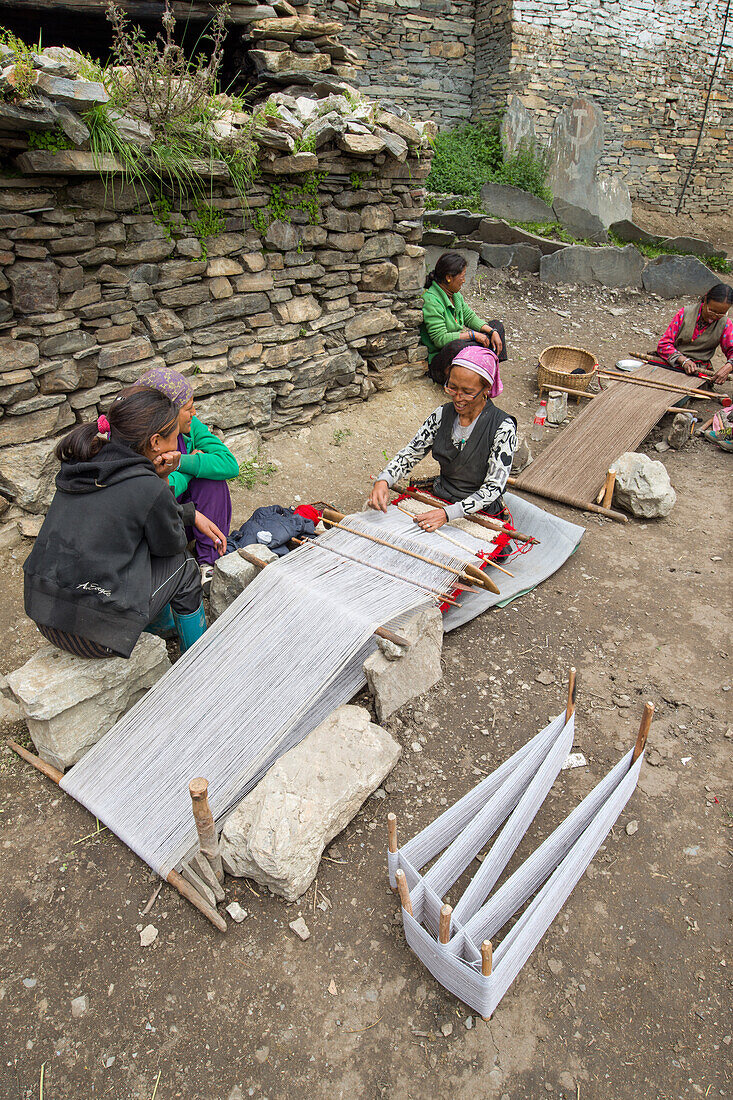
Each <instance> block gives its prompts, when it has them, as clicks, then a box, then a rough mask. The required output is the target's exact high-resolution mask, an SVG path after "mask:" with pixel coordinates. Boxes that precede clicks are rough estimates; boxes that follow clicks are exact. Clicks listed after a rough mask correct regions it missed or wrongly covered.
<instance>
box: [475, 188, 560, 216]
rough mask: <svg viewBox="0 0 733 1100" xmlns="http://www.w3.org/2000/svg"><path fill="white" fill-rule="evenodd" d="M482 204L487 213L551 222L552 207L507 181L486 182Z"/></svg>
mask: <svg viewBox="0 0 733 1100" xmlns="http://www.w3.org/2000/svg"><path fill="white" fill-rule="evenodd" d="M481 204H482V206H483V208H484V210H485V211H486V213H487V214H494V215H495V216H496V217H497V218H508V219H509V220H510V221H515V222H551V221H554V220H555V215H554V214H553V212H552V207H551V206H548V204H547V203H546V202H544V201H543V200H542V199H539V198H537V196H536V195H533V194H531V193H530V192H529V191H523V190H522V188H521V187H511V186H510V185H509V184H506V183H485V184H484V185H483V187H482V188H481Z"/></svg>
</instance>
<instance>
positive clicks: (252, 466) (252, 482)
mask: <svg viewBox="0 0 733 1100" xmlns="http://www.w3.org/2000/svg"><path fill="white" fill-rule="evenodd" d="M276 473H277V466H275V465H274V464H273V463H272V462H268V461H267V459H265V458H263V456H262V454H261V453H260V452H259V451H258V452H257V454H256V455H253V456H252V458H245V460H244V462H241V463H240V464H239V473H238V474H237V476H236V477H235V478H232V480H233V481H235V482H236V483H237V485H241V486H242V488H243V489H254V488H255V487H256V486H257V485H267V484H268V482H269V480H270V478H271V477H272V476H273V474H276Z"/></svg>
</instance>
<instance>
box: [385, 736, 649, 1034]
mask: <svg viewBox="0 0 733 1100" xmlns="http://www.w3.org/2000/svg"><path fill="white" fill-rule="evenodd" d="M572 739H573V720H572V719H571V720H570V722H568V723H566V722H565V720H564V715H561V716H559V717H558V718H556V719H555V720H554V721H553V722H551V723H550V724H549V726H547V727H546V728H545V729H544V730H542V731H541V733H539V734H538V735H537V736H536V737H535V738H533V739H532V741H530V742H528V744H527V745H524V746H523V747H522V748H521V749H519V751H518V752H516V753H515V754H514V755H513V756H512V757H510V759H509V760H507V761H505V763H504V764H502V766H501V767H500V768H498V769H497V770H496V771H495V772H494V773H493V774H492V775H490V776H487V777H486V779H484V780H483V781H482V782H481V783H480V784H479V785H478V786H477V787H476V788H475V789H474V790H473V791H470V792H469V793H468V794H467V795H464V797H463V798H462V799H460V800H459V801H458V802H457V803H455V805H454V806H451V807H450V808H449V809H448V810H446V811H445V812H444V813H443V814H441V815H440V817H439V818H438V819H437V820H436V821H434V822H432V823H431V824H430V825H428V826H427V828H426V829H424V830H423V831H422V832H421V833H419V834H418V835H417V836H415V837H413V838H412V839H411V840H409V841H408V842H407V844H405V845H404V847H402V848H400V849H398V851H397V852H394V853H393V852H390V853H388V864H389V877H390V882H391V883H392V885H393V886H394V885H395V877H394V875H395V871H397V870H398V869H401V870H403V871H404V873H405V877H406V879H407V883H408V886H409V888H410V899H411V902H412V910H413V915H412V916H410V914H408V913H407V912H406V911H405V910H404V909H403V910H402V919H403V924H404V929H405V936H406V939H407V942H408V944H409V946H410V947H411V948H412V950H413V951H414V952H415V954H416V955H417V956H418V958H420V959H421V960H422V962H423V963H424V964H425V966H426V967H427V968H428V970H429V971H430V973H431V974H432V975H433V976H434V977H435V978H436V979H437V980H438V981H439V982H440V984H441V985H442V986H444V987H445V988H446V989H448V990H449V991H450V992H451V993H453V994H455V996H457V997H459V998H460V999H461V1000H462V1001H464V1002H465V1003H466V1004H468V1005H470V1006H471V1008H473V1009H474V1010H475V1011H476V1012H478V1013H479V1014H480V1015H481V1016H484V1017H488V1016H491V1015H492V1013H493V1012H494V1011H495V1009H496V1006H497V1005H498V1004H499V1001H500V1000H501V998H502V997H503V996H504V994H505V993H506V991H507V989H508V988H509V986H510V985H511V983H512V982H513V981H514V979H515V977H516V976H517V974H518V973H519V971H520V970H521V968H522V966H523V965H524V963H525V962H526V961H527V959H528V958H529V956H530V954H531V953H532V951H533V950H534V948H535V947H536V946H537V944H538V943H539V941H540V939H541V938H542V936H543V935H544V934H545V932H546V931H547V929H548V928H549V926H550V924H551V923H552V921H553V920H554V918H555V917H556V915H557V913H558V912H559V911H560V909H561V908H562V906H563V905H564V903H565V901H566V899H567V898H568V896H569V894H570V893H571V891H572V889H573V887H574V886H575V884H576V883H577V882H578V880H579V879H580V877H581V875H582V874H583V873H584V871H585V870H586V868H587V867H588V864H589V863H590V861H591V860H592V858H593V856H594V855H595V853H596V852H597V850H598V848H599V847H600V846H601V844H602V843H603V841H604V840H605V838H606V837H607V835H608V833H609V832H610V830H611V828H612V826H613V824H614V822H615V821H616V819H617V818H618V815H619V814H620V813H621V811H622V809H623V808H624V806H625V805H626V803H627V801H628V800H629V798H630V797H631V795H632V793H633V791H634V789H635V787H636V783H637V780H638V777H639V770H640V768H641V763H642V760H643V758H644V754H643V753H642V754H641V755H640V756H639V758H638V759H637V760H636V761H635V762H634V763H632V756H633V753H632V752H629V753H628V754H627V755H626V756H625V757H624V758H623V759H622V760H621V761H619V763H618V764H617V765H616V766H615V767H614V768H613V769H612V770H611V771H610V772H609V773H608V775H607V776H605V777H604V779H602V780H601V782H600V783H598V785H597V786H596V787H595V788H594V789H593V790H592V791H591V793H590V794H589V795H588V796H587V797H586V798H584V799H583V801H582V802H581V803H580V804H579V805H578V806H576V807H575V809H574V810H573V811H572V813H571V814H570V815H569V816H568V817H567V818H566V819H565V820H564V821H563V822H562V823H561V824H560V825H559V826H558V827H557V829H555V830H554V832H553V833H552V834H551V835H550V836H549V837H547V839H546V840H545V841H544V842H543V843H542V844H541V845H540V846H539V848H537V849H536V850H535V851H534V852H533V853H532V854H531V855H530V856H529V857H528V859H526V860H525V862H524V863H523V864H522V865H521V866H520V867H519V868H518V869H517V870H516V871H515V872H514V873H513V874H512V875H511V876H510V877H509V878H508V879H507V880H506V882H504V883H503V885H502V886H501V887H500V888H499V889H498V890H497V891H496V893H495V894H494V895H493V897H491V898H489V900H488V901H484V899H485V898H486V897H487V895H488V894H489V892H490V891H491V889H492V888H493V886H494V885H495V883H496V881H497V880H498V878H499V876H500V875H501V873H502V871H503V870H504V869H505V867H506V865H507V863H508V861H509V859H510V858H511V855H512V854H513V852H514V851H515V850H516V847H517V846H518V844H519V842H520V841H521V838H522V836H523V835H524V833H525V832H526V830H527V828H528V826H529V824H530V822H531V820H532V818H533V817H534V816H535V814H536V812H537V810H538V808H539V805H540V804H541V802H542V800H543V798H544V797H545V795H546V794H547V791H549V789H550V787H551V786H552V783H553V781H554V779H555V777H556V776H557V774H558V772H559V771H560V769H561V766H562V762H563V760H564V759H565V756H566V755H567V751H568V750H569V747H570V745H572ZM543 755H544V759H543V760H541V762H540V763H539V764H537V759H538V756H540V757H541V756H543ZM535 765H536V771H535V774H534V775H532V769H533V767H534V766H535ZM528 772H529V775H531V776H532V777H531V778H528ZM518 787H519V788H521V794H520V796H519V798H517V788H518ZM504 788H506V789H507V790H508V791H509V792H510V793H508V794H507V795H506V797H505V798H504V799H503V800H502V798H501V796H502V790H503V789H504ZM502 801H503V804H504V805H508V806H510V807H514V808H513V810H511V809H510V810H509V811H508V812H509V813H510V816H509V819H508V821H507V823H506V825H505V826H504V828H503V829H502V831H501V833H500V834H499V836H498V837H497V839H496V841H495V842H494V844H493V846H492V848H491V851H490V852H489V854H488V855H487V856H486V858H485V859H484V861H483V863H482V864H481V867H480V869H479V871H478V872H477V874H476V875H475V876H474V878H473V880H472V881H471V882H470V883H469V885H468V887H467V888H466V890H465V891H464V893H463V895H462V897H461V899H460V900H459V901H458V903H457V904H456V906H455V907H454V909H453V914H452V918H451V938H450V939H449V942H448V943H447V944H441V943H439V942H438V939H437V929H438V921H439V914H440V909H441V906H442V897H441V894H444V893H445V892H446V890H447V889H448V888H449V887H450V886H452V885H453V883H454V882H455V881H456V880H457V879H458V878H459V877H460V875H461V874H462V873H463V871H464V870H465V868H466V867H467V866H468V865H469V863H470V862H471V860H472V859H474V858H475V856H476V855H477V854H478V852H480V851H481V849H482V848H483V847H484V846H485V844H486V843H487V842H488V840H489V839H490V837H491V836H492V835H493V833H494V831H495V829H496V827H497V823H496V818H495V812H494V811H495V809H496V807H497V806H498V805H499V804H500V803H501V802H502ZM492 806H493V807H494V810H491V811H489V808H491V807H492ZM474 815H475V816H474ZM477 822H481V825H480V827H479V826H478V825H477ZM446 845H447V847H446ZM444 848H445V851H443V854H442V855H441V856H440V858H439V859H438V860H437V861H436V863H434V864H433V866H432V867H431V868H430V870H429V871H428V872H427V873H425V874H424V875H423V874H421V868H422V867H424V866H425V865H426V864H427V863H428V862H430V860H432V859H434V858H435V856H437V855H438V853H439V852H441V851H442V850H443V849H444ZM436 868H438V869H439V870H438V872H437V873H436ZM543 883H544V885H543ZM436 886H437V887H438V889H437V890H436V888H435V887H436ZM538 891H539V892H538ZM532 895H536V896H535V897H534V898H533V900H532V901H531V902H530V904H529V905H528V906H527V908H526V909H525V911H524V912H523V913H522V915H521V916H520V917H519V919H518V920H517V922H516V923H515V924H514V925H513V927H512V928H511V929H510V930H509V932H507V934H506V935H505V936H504V939H503V940H502V941H501V943H500V944H499V945H498V947H497V948H496V950H495V951H494V953H493V969H492V972H491V974H490V975H488V976H484V975H482V974H481V950H480V947H481V944H482V942H483V941H484V940H487V939H491V938H492V937H493V936H495V935H496V933H497V932H498V931H499V930H500V929H501V928H502V927H503V926H504V925H505V924H506V923H507V921H509V920H510V918H511V917H512V916H513V915H514V914H515V913H517V912H518V911H519V910H520V909H521V908H522V906H523V905H524V904H525V903H526V902H527V901H528V900H529V899H530V898H531V897H532ZM482 902H484V903H483V904H482Z"/></svg>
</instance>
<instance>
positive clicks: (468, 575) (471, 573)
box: [323, 509, 499, 596]
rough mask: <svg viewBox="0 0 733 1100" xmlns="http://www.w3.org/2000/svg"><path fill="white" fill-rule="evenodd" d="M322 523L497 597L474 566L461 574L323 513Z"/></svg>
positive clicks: (490, 583) (447, 566)
mask: <svg viewBox="0 0 733 1100" xmlns="http://www.w3.org/2000/svg"><path fill="white" fill-rule="evenodd" d="M329 512H330V513H331V516H340V517H341V519H344V516H343V515H342V513H341V512H335V511H331V509H329ZM323 522H324V523H328V524H330V526H331V527H338V529H339V530H340V531H347V532H348V533H349V534H350V535H356V536H357V537H358V538H360V539H367V540H368V541H369V542H375V543H377V544H378V545H379V546H387V547H388V548H389V549H390V550H397V551H398V553H400V554H405V555H406V556H407V557H408V558H415V559H416V560H417V561H424V562H425V564H426V565H434V566H436V568H438V569H444V570H445V571H446V573H453V575H454V576H456V577H459V578H460V580H462V581H463V583H464V584H470V582H471V581H475V583H476V584H478V585H479V586H480V587H481V588H485V589H486V590H487V592H494V593H495V594H496V595H497V596H498V595H499V589H498V588H497V586H496V585H495V584H494V582H493V581H492V580H491V578H490V577H487V576H485V575H484V574H483V573H482V572H481V570H480V569H477V568H476V566H475V565H464V567H463V572H461V570H460V569H454V568H453V567H452V566H451V565H444V564H443V562H440V561H435V559H434V558H428V557H426V556H425V555H424V554H416V553H414V551H412V550H406V549H405V548H404V547H403V546H395V544H394V543H393V542H388V541H387V539H380V538H377V536H376V535H368V534H367V533H366V531H355V530H354V528H353V527H347V526H346V525H345V524H343V523H340V522H339V521H338V520H335V519H331V518H330V516H327V515H326V513H325V512H324V513H323Z"/></svg>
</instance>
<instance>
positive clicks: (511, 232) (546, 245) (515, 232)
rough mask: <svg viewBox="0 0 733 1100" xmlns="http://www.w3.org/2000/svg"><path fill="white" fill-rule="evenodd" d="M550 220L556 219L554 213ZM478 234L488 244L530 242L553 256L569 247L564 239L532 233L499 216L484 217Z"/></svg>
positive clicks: (534, 246)
mask: <svg viewBox="0 0 733 1100" xmlns="http://www.w3.org/2000/svg"><path fill="white" fill-rule="evenodd" d="M550 220H551V221H554V220H555V216H554V214H553V216H552V218H551V219H550ZM476 236H477V237H479V238H480V240H482V241H484V242H485V243H486V244H529V245H531V246H532V247H533V248H539V250H540V252H541V253H542V255H543V256H551V255H552V253H553V252H561V251H562V250H563V248H567V247H568V245H567V244H565V243H564V242H563V241H553V240H552V239H551V238H550V237H540V236H539V235H538V234H537V233H530V232H528V230H526V229H520V228H519V226H517V225H509V223H508V222H505V221H501V220H500V219H498V218H497V219H493V218H484V219H483V221H482V222H481V225H480V226H479V227H478V233H477V234H476Z"/></svg>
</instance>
